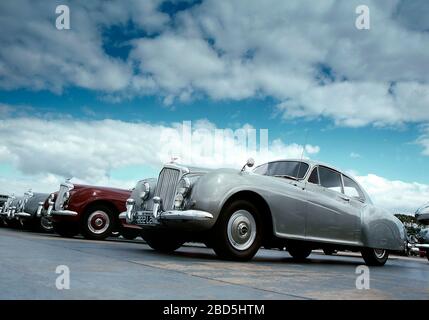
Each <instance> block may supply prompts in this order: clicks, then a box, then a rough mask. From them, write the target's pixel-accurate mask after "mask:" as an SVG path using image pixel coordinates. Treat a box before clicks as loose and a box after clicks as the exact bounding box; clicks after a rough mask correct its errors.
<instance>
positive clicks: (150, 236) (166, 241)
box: [141, 231, 183, 253]
mask: <svg viewBox="0 0 429 320" xmlns="http://www.w3.org/2000/svg"><path fill="white" fill-rule="evenodd" d="M141 236H142V238H143V240H144V241H146V243H147V244H148V245H149V247H151V248H152V249H153V250H155V251H159V252H162V253H171V252H173V251H176V250H177V249H179V248H180V247H181V246H182V245H183V241H180V240H179V239H178V238H176V237H173V236H171V235H169V234H167V233H164V232H161V231H158V232H156V233H155V232H154V233H152V232H147V231H146V232H142V233H141Z"/></svg>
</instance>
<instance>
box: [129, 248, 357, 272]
mask: <svg viewBox="0 0 429 320" xmlns="http://www.w3.org/2000/svg"><path fill="white" fill-rule="evenodd" d="M185 248H189V246H187V247H185ZM198 249H199V250H198V251H197V252H190V251H189V250H186V249H185V250H183V247H182V248H181V249H178V250H177V251H175V252H172V253H162V252H157V251H154V250H153V249H151V248H144V249H143V250H144V251H145V254H149V255H151V257H155V256H159V255H161V256H162V257H163V258H168V257H171V258H173V257H174V258H176V259H177V258H178V259H180V260H181V261H184V262H186V260H193V261H198V262H205V261H217V262H219V263H261V264H265V263H269V264H290V265H315V266H316V265H337V266H339V265H342V266H354V267H356V266H358V265H362V264H363V260H362V261H361V259H359V257H345V256H340V255H336V256H335V257H338V258H340V259H341V260H340V259H333V258H331V257H327V256H325V257H324V258H323V259H320V257H323V255H322V254H320V255H319V254H317V253H313V254H311V255H310V257H308V259H306V260H303V261H297V260H295V259H293V258H292V257H290V256H289V255H288V253H287V251H284V252H280V253H282V254H284V255H285V256H284V257H281V256H273V257H268V256H264V255H263V254H262V255H257V256H255V257H254V258H253V259H252V260H250V261H244V262H243V261H238V262H237V261H231V260H222V259H220V258H218V257H217V256H216V254H215V253H214V252H213V250H212V249H209V248H203V247H198ZM133 250H134V249H133ZM332 257H334V256H332Z"/></svg>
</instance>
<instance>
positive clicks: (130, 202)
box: [126, 198, 135, 222]
mask: <svg viewBox="0 0 429 320" xmlns="http://www.w3.org/2000/svg"><path fill="white" fill-rule="evenodd" d="M134 204H135V200H134V199H132V198H129V199H127V202H126V208H127V213H126V218H127V222H130V221H132V218H133V214H132V212H133V208H134Z"/></svg>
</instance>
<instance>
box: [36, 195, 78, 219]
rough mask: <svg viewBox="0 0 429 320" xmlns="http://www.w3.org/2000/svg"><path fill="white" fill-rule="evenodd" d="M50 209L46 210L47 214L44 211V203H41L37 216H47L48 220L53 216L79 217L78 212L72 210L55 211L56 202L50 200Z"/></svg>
mask: <svg viewBox="0 0 429 320" xmlns="http://www.w3.org/2000/svg"><path fill="white" fill-rule="evenodd" d="M48 204H49V207H48V209H47V210H46V212H44V211H43V205H44V203H43V202H39V207H38V208H37V216H38V217H39V216H42V215H43V216H45V217H47V218H50V217H52V216H63V217H64V216H65V217H75V216H77V215H78V213H77V212H76V211H72V210H54V204H55V202H54V201H52V200H51V199H49V200H48Z"/></svg>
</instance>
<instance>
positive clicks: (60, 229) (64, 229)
mask: <svg viewBox="0 0 429 320" xmlns="http://www.w3.org/2000/svg"><path fill="white" fill-rule="evenodd" d="M52 228H53V230H54V231H55V232H56V233H58V234H59V235H60V236H61V237H64V238H73V237H74V236H76V235H77V234H78V233H79V229H78V227H77V226H75V225H73V224H72V225H71V224H68V223H62V222H53V223H52Z"/></svg>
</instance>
